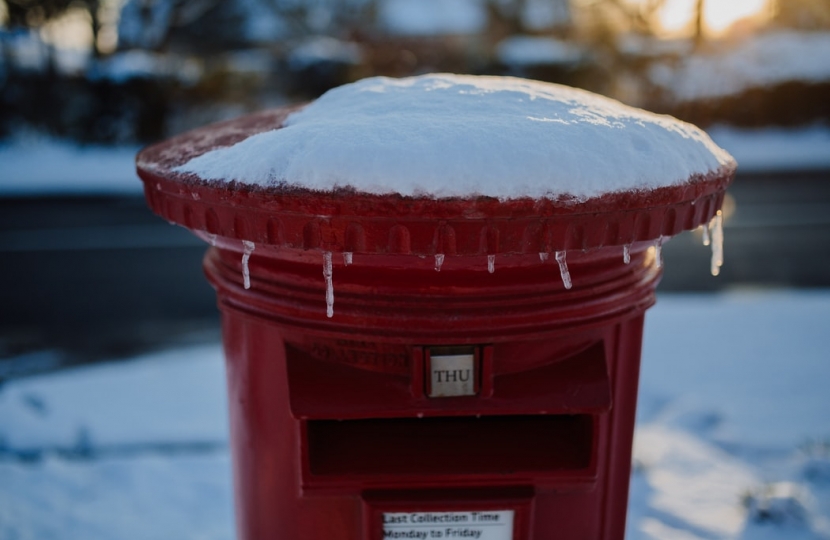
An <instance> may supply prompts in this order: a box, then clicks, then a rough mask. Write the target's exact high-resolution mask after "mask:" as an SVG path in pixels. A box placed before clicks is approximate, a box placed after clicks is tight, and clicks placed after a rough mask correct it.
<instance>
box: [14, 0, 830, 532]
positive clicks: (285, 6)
mask: <svg viewBox="0 0 830 540" xmlns="http://www.w3.org/2000/svg"><path fill="white" fill-rule="evenodd" d="M435 71H445V72H457V73H473V74H494V75H513V76H519V77H529V78H533V79H540V80H543V81H551V82H557V83H564V84H568V85H573V86H578V87H582V88H586V89H588V90H591V91H594V92H599V93H601V94H604V95H607V96H610V97H613V98H616V99H618V100H621V101H623V102H625V103H628V104H631V105H635V106H638V107H642V108H645V109H649V110H652V111H656V112H660V113H667V114H671V115H674V116H676V117H678V118H681V119H683V120H687V121H689V122H692V123H695V124H697V125H699V126H701V127H703V128H704V129H706V130H707V132H708V133H709V134H710V135H711V136H712V138H713V139H714V140H715V141H716V142H717V143H719V144H720V145H721V146H723V147H725V148H726V149H727V150H729V151H730V152H732V154H733V155H734V156H735V157H736V158H737V160H738V162H739V169H738V174H737V179H736V181H735V183H734V185H733V186H732V187H731V188H730V190H729V192H728V195H727V199H726V201H725V204H724V217H725V265H724V266H723V268H722V271H721V272H720V275H718V276H716V277H715V276H712V275H711V273H710V257H711V251H710V248H707V247H705V246H703V245H702V242H701V240H702V238H701V237H702V235H701V232H700V231H697V232H692V233H684V234H681V235H679V236H678V237H676V238H674V239H672V241H671V242H668V243H667V244H666V246H665V247H664V250H663V255H664V260H665V265H664V270H665V273H664V278H663V281H662V282H661V285H660V288H659V295H658V296H659V301H658V304H657V306H655V307H654V308H653V309H652V310H651V311H650V312H649V315H648V316H647V319H646V332H645V341H644V350H643V370H642V373H641V379H640V380H641V385H640V393H639V406H638V420H637V431H636V436H635V446H634V472H633V475H632V489H631V499H630V505H629V535H628V538H630V539H633V540H641V539H648V540H676V539H679V538H682V539H684V540H685V539H699V540H713V539H718V540H720V539H723V540H738V539H740V540H792V539H800V540H827V539H830V420H828V419H829V418H830V415H828V412H830V393H828V391H827V381H828V380H830V362H828V361H827V360H828V358H830V353H828V346H827V343H826V341H827V338H826V336H827V329H828V321H830V0H308V1H302V0H0V540H7V539H9V540H11V539H15V540H19V539H27V538H38V539H40V538H84V539H91V540H94V539H101V540H109V539H112V538H119V539H131V538H135V539H142V540H145V539H147V538H199V539H208V538H210V539H217V540H218V539H223V540H226V539H229V538H232V537H233V517H232V510H231V508H232V489H231V481H230V462H229V453H228V444H227V440H228V428H227V413H226V403H225V393H224V390H223V389H224V373H223V364H222V354H221V346H220V344H219V342H220V337H219V335H220V331H219V319H218V312H217V309H216V307H215V297H214V293H213V291H212V290H211V288H210V286H209V285H208V284H207V282H206V280H205V279H204V277H203V276H202V271H201V259H202V256H203V254H204V252H205V249H206V246H205V245H203V244H202V243H201V242H200V241H198V240H197V239H196V238H195V237H194V236H192V235H191V234H190V233H189V232H187V231H186V230H184V229H181V228H179V227H171V226H170V225H169V224H168V223H166V222H165V221H164V220H162V219H160V218H158V217H157V216H154V215H152V214H151V213H150V211H149V210H147V208H146V205H145V202H144V198H143V193H142V184H141V182H140V181H139V180H138V178H137V176H136V174H135V169H134V157H135V154H136V153H137V152H138V150H139V149H140V148H141V147H142V146H143V145H146V144H149V143H152V142H156V141H159V140H162V139H164V138H167V137H169V136H172V135H175V134H177V133H180V132H182V131H184V130H187V129H190V128H193V127H196V126H200V125H204V124H206V123H209V122H213V121H217V120H222V119H227V118H231V117H235V116H239V115H242V114H245V113H247V112H250V111H255V110H260V109H263V108H268V107H277V106H281V105H285V104H290V103H295V102H302V101H307V100H311V99H314V98H315V97H316V96H319V95H320V94H321V93H323V92H325V91H326V90H328V89H330V88H332V87H335V86H338V85H341V84H344V83H348V82H350V81H355V80H357V79H360V78H363V77H368V76H373V75H387V76H394V77H399V76H406V75H412V74H420V73H426V72H435ZM552 279H559V277H558V274H557V275H552Z"/></svg>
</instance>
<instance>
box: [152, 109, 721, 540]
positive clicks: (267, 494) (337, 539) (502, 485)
mask: <svg viewBox="0 0 830 540" xmlns="http://www.w3.org/2000/svg"><path fill="white" fill-rule="evenodd" d="M289 111H290V110H289V109H282V110H277V111H269V112H265V113H260V114H258V115H253V116H249V117H245V118H242V119H238V120H234V121H231V122H226V123H224V124H219V125H215V126H208V127H207V128H202V129H199V130H195V131H193V132H190V133H187V134H184V135H182V136H180V137H177V138H174V139H171V140H170V141H167V142H165V143H161V144H159V145H156V146H152V147H150V148H148V149H146V150H144V151H143V152H142V153H141V154H139V156H138V170H139V175H140V176H141V178H142V180H143V181H144V182H145V193H146V195H147V200H148V202H149V204H150V206H151V207H152V209H153V210H154V211H156V212H157V213H158V214H160V215H162V216H163V217H165V218H167V219H168V220H170V221H173V222H175V223H178V224H180V225H183V226H185V227H187V228H189V229H191V230H193V231H194V232H195V233H196V234H197V235H199V236H200V237H201V238H203V239H205V240H206V241H209V242H211V243H212V244H213V245H214V247H213V248H211V249H210V250H209V251H208V253H207V255H206V257H205V271H206V273H207V276H208V279H209V280H210V282H211V283H212V284H213V286H214V287H215V288H216V290H217V293H218V297H219V305H220V308H221V310H222V314H223V332H224V345H225V353H226V358H227V375H228V393H229V397H230V410H231V431H232V437H231V441H232V450H233V462H234V478H235V493H236V506H237V508H236V511H237V524H238V535H239V538H241V539H246V540H250V539H261V538H280V539H282V538H286V539H292V540H380V539H381V538H382V537H383V524H382V521H383V518H384V515H385V514H388V513H394V512H405V513H406V512H408V513H412V512H462V511H511V512H513V517H514V524H513V532H512V536H510V538H512V540H529V539H531V538H534V539H536V540H545V539H549V538H562V539H604V540H611V539H621V538H622V537H623V531H624V524H625V513H626V504H627V494H628V479H629V474H630V465H631V442H632V435H633V427H634V413H635V409H636V395H637V381H638V371H639V360H640V346H641V339H642V327H643V315H644V312H645V310H646V309H647V308H648V307H649V306H650V305H652V304H653V302H654V289H655V286H656V284H657V281H658V279H659V275H660V269H659V267H658V265H657V264H656V262H655V258H654V251H653V250H650V249H649V248H650V247H651V246H652V245H654V243H655V241H657V240H658V239H661V238H663V237H669V236H672V235H674V234H677V233H678V232H680V231H682V230H685V229H691V228H694V227H696V226H698V225H700V224H702V223H707V222H708V221H709V220H710V219H711V218H712V217H713V215H714V214H715V213H716V211H717V209H718V208H719V207H720V205H721V202H722V198H723V193H724V190H725V189H726V186H727V185H728V183H729V182H730V181H731V179H732V175H733V173H734V171H731V170H724V171H720V172H719V173H718V174H713V175H712V176H710V177H707V178H699V179H695V180H694V181H692V182H690V183H689V184H687V185H685V186H682V187H675V188H664V189H659V190H654V191H650V192H638V193H627V194H619V195H613V196H608V197H604V198H601V199H594V200H590V201H587V202H584V203H580V204H574V203H572V202H569V201H564V200H563V201H536V200H514V201H499V200H496V199H491V198H483V197H476V198H469V199H444V200H433V199H426V198H407V197H399V196H378V195H368V194H362V193H355V192H349V191H345V190H344V191H338V192H335V193H319V192H310V191H303V190H297V189H289V188H286V187H275V188H271V189H261V188H258V189H252V188H250V187H246V186H244V185H241V184H238V183H233V182H230V183H211V182H205V181H203V180H201V179H199V178H195V177H193V176H188V175H181V174H178V173H176V172H174V171H173V169H174V168H175V167H176V166H177V165H180V164H182V163H184V162H186V161H187V160H188V159H190V158H192V157H194V156H196V155H199V154H201V153H204V152H206V151H208V150H210V149H212V148H216V147H219V146H225V145H228V144H233V143H234V142H237V141H239V140H242V139H244V138H245V137H247V136H250V135H251V134H254V133H258V132H262V131H265V130H268V129H276V128H278V127H279V126H280V123H281V122H282V121H283V119H284V118H285V116H286V114H287V113H288V112H289ZM229 180H233V179H229ZM243 241H244V242H245V243H248V246H247V248H246V247H245V244H243ZM250 243H253V244H250ZM252 246H253V252H251V247H252ZM623 246H629V248H630V254H631V260H630V263H628V264H626V263H624V262H623ZM561 251H564V252H565V253H566V261H567V265H568V268H569V271H570V275H571V277H572V282H573V287H572V288H570V289H567V288H565V286H564V284H563V281H562V279H561V277H560V270H559V267H558V264H557V262H556V261H555V260H554V258H555V257H554V253H555V252H561ZM245 253H247V255H248V256H247V257H246V263H245V264H243V254H245ZM540 254H542V255H540ZM548 254H550V256H549V260H547V261H545V260H543V258H544V257H546V256H547V255H548ZM440 255H443V264H442V265H441V266H440V271H436V256H440ZM327 257H330V258H331V260H332V272H331V280H332V283H333V293H334V303H333V316H331V317H329V316H327V313H326V300H325V299H326V280H325V278H324V275H323V273H324V261H325V260H326V258H327ZM347 263H349V264H347ZM245 266H247V268H248V271H249V276H250V278H249V281H250V288H248V289H246V288H245V287H244V283H245V279H244V278H243V273H244V270H245V268H244V267H245ZM491 270H492V271H491ZM447 348H450V349H447ZM445 349H447V350H460V351H467V352H469V354H470V355H472V356H471V357H472V358H473V359H474V360H473V362H474V367H475V375H474V376H475V377H476V381H475V386H474V388H475V391H476V394H475V395H469V396H455V397H442V398H430V397H428V396H429V384H428V383H430V372H429V370H428V366H429V365H430V361H431V360H430V359H431V357H432V356H433V355H434V354H438V353H439V352H440V351H442V350H445Z"/></svg>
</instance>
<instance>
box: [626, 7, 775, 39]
mask: <svg viewBox="0 0 830 540" xmlns="http://www.w3.org/2000/svg"><path fill="white" fill-rule="evenodd" d="M640 1H641V2H644V1H647V0H640ZM771 2H772V0H705V1H704V4H703V23H704V32H705V33H706V34H707V35H709V36H719V35H723V34H725V33H727V32H728V31H729V30H730V28H732V26H733V25H734V24H735V23H737V22H739V21H742V20H751V21H753V22H756V23H763V22H765V21H766V20H767V19H769V17H770V12H771V9H770V4H771ZM696 6H697V0H665V3H664V4H663V7H662V8H661V9H660V10H659V11H658V12H657V24H658V26H659V28H658V34H660V35H663V36H665V37H677V36H680V35H688V34H689V33H690V32H692V30H693V25H694V20H695V9H696Z"/></svg>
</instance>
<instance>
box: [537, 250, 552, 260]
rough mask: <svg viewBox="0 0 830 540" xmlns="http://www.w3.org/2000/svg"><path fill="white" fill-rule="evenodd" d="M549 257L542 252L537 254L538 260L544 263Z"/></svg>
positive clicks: (548, 254)
mask: <svg viewBox="0 0 830 540" xmlns="http://www.w3.org/2000/svg"><path fill="white" fill-rule="evenodd" d="M548 257H550V253H544V252H542V251H540V252H539V260H540V261H542V262H545V261H546V260H548Z"/></svg>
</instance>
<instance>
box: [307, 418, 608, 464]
mask: <svg viewBox="0 0 830 540" xmlns="http://www.w3.org/2000/svg"><path fill="white" fill-rule="evenodd" d="M593 431H594V430H593V418H592V417H591V416H590V415H563V416H543V415H533V416H531V415H525V416H483V417H480V418H475V417H435V418H421V419H418V418H394V419H365V420H343V421H340V420H310V421H308V422H307V436H308V459H309V471H310V473H311V474H312V475H315V476H326V475H355V474H358V475H389V474H392V475H442V474H456V475H457V474H493V475H509V474H521V473H528V472H541V473H544V472H554V471H569V470H573V471H576V470H580V469H586V468H587V467H589V466H590V464H591V451H592V446H593Z"/></svg>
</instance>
